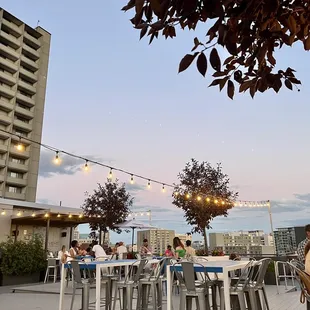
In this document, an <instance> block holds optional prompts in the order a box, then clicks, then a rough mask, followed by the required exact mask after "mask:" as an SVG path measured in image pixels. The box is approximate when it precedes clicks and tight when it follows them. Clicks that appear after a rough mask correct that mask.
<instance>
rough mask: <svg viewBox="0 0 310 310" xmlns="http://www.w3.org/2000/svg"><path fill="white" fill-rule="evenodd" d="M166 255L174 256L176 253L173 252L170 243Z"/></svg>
mask: <svg viewBox="0 0 310 310" xmlns="http://www.w3.org/2000/svg"><path fill="white" fill-rule="evenodd" d="M165 256H166V257H173V256H174V254H173V252H172V247H171V245H168V246H167V250H166V251H165Z"/></svg>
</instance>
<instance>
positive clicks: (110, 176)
mask: <svg viewBox="0 0 310 310" xmlns="http://www.w3.org/2000/svg"><path fill="white" fill-rule="evenodd" d="M112 170H113V169H112V168H110V173H109V179H110V180H111V179H112V178H113V171H112Z"/></svg>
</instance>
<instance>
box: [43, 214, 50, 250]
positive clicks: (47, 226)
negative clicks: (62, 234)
mask: <svg viewBox="0 0 310 310" xmlns="http://www.w3.org/2000/svg"><path fill="white" fill-rule="evenodd" d="M49 230H50V219H47V220H46V230H45V248H44V250H45V252H47V250H48V233H49Z"/></svg>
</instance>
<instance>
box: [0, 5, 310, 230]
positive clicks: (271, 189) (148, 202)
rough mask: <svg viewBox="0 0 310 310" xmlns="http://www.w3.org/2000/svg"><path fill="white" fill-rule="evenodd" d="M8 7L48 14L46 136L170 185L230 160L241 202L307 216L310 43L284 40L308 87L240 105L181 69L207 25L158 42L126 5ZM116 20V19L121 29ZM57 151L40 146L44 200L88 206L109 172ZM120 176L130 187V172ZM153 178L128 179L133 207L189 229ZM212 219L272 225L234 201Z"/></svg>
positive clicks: (25, 16) (228, 224)
mask: <svg viewBox="0 0 310 310" xmlns="http://www.w3.org/2000/svg"><path fill="white" fill-rule="evenodd" d="M80 4H81V5H80ZM2 6H3V8H4V9H6V10H8V11H9V12H10V13H12V14H13V15H15V16H17V17H18V18H20V19H21V20H23V21H25V22H27V23H28V24H29V25H31V26H35V25H36V24H37V21H38V20H40V22H39V24H40V26H42V27H43V28H45V29H46V30H48V31H49V32H51V34H52V43H51V54H50V64H49V75H48V86H47V98H46V109H45V117H44V125H43V142H44V143H47V144H50V145H53V146H55V147H57V148H60V149H65V150H68V151H71V152H74V153H77V154H80V155H84V156H92V157H95V158H97V159H99V160H101V161H103V162H104V163H108V164H110V165H115V166H117V167H120V168H124V169H126V170H130V171H133V172H135V173H139V174H142V175H146V176H149V177H151V178H155V179H159V180H162V181H163V182H166V183H173V182H177V174H178V172H180V171H181V170H182V169H183V167H184V166H185V163H186V162H188V161H189V160H190V159H191V158H192V157H195V158H197V159H198V160H199V161H202V160H206V161H210V162H211V163H212V164H215V163H216V162H222V164H223V171H224V172H225V173H227V174H228V175H229V177H230V179H231V185H232V187H233V188H234V189H235V190H236V191H239V194H240V195H239V197H240V199H241V200H254V201H255V200H267V199H270V200H271V201H272V212H273V219H274V228H277V227H281V226H282V227H283V226H294V225H304V224H307V220H306V219H305V218H306V217H307V215H308V214H309V211H308V207H309V204H310V194H309V193H310V190H309V187H308V185H307V180H308V175H309V173H310V167H309V165H308V164H307V163H308V155H309V153H310V146H309V145H307V143H306V142H305V141H306V139H305V137H306V136H307V135H309V134H310V125H309V124H308V119H307V115H309V112H310V106H309V105H308V104H307V102H306V99H307V96H308V95H309V89H310V88H309V87H307V83H309V82H308V81H307V72H308V70H309V66H310V64H308V63H307V62H306V57H307V56H306V53H305V52H304V51H303V50H302V47H294V49H289V48H286V49H284V50H283V51H281V52H279V58H278V61H279V63H280V65H281V66H290V67H293V68H294V69H296V70H297V75H296V76H297V78H300V79H301V80H302V82H303V86H302V89H301V91H300V92H297V91H294V92H290V91H288V90H284V89H283V90H281V91H280V93H279V94H277V95H276V94H275V93H274V92H272V91H268V92H267V93H264V94H257V98H256V99H255V100H252V99H250V96H249V95H238V96H236V97H235V100H234V101H231V100H230V99H228V98H227V97H226V94H224V93H219V92H218V90H217V89H212V88H208V87H207V86H208V83H207V82H208V81H205V80H204V79H202V78H201V77H200V76H199V75H198V74H196V72H194V70H195V69H193V70H189V71H188V72H186V73H183V74H179V75H177V68H178V63H179V61H180V60H181V58H182V57H183V55H184V54H185V53H187V52H189V51H188V46H189V43H190V40H192V39H193V37H194V36H197V35H202V34H203V33H204V32H203V29H202V28H201V27H200V28H199V29H198V30H197V32H196V33H194V32H191V33H188V32H181V31H179V32H180V35H179V36H178V38H177V39H175V40H167V41H164V40H163V39H161V40H157V41H156V42H154V43H153V44H152V46H148V44H147V42H146V41H145V40H144V41H143V40H142V41H141V42H139V40H138V39H139V38H138V34H137V33H136V31H134V30H133V29H131V25H130V22H129V21H128V15H126V14H124V13H123V12H121V11H120V8H121V7H122V3H121V2H120V3H107V4H103V3H101V2H99V1H95V2H93V3H92V6H91V7H89V10H90V14H88V15H85V14H83V13H84V5H83V3H82V2H81V1H77V2H76V3H75V6H72V5H70V4H69V3H62V2H60V1H55V2H53V3H41V2H38V1H29V2H27V3H23V2H21V1H16V2H15V3H12V2H11V1H8V0H5V1H3V3H2ZM34 8H35V10H34ZM76 16H84V22H83V23H76ZM115 20H117V26H118V27H115V29H113V33H112V32H110V30H109V29H110V25H111V24H114V23H115ZM90 26H91V29H92V31H88V30H89V29H88V28H89V27H90ZM288 59H289V61H288ZM54 155H55V154H53V153H49V152H44V151H43V152H42V153H41V161H40V172H39V174H40V177H39V184H38V195H37V197H38V200H39V201H42V202H48V203H53V204H59V201H62V202H63V205H66V206H72V207H78V206H80V205H81V204H82V203H83V199H84V192H85V191H89V192H91V191H92V190H93V189H94V188H95V187H96V183H97V182H101V183H103V182H104V181H105V179H106V177H107V176H108V173H109V171H108V170H107V169H102V168H99V167H98V168H96V167H91V171H90V173H88V174H85V173H83V171H81V169H80V168H81V166H82V165H83V162H78V161H75V160H72V159H69V158H68V159H66V158H64V160H63V165H62V166H60V167H58V166H57V167H55V166H53V164H52V159H53V157H54ZM117 177H119V178H120V181H122V182H127V183H129V180H128V178H127V177H124V176H122V175H121V174H117ZM68 184H69V185H68ZM145 185H146V184H144V183H143V182H139V183H137V184H135V186H130V184H129V185H128V189H129V190H130V191H131V193H132V194H133V195H135V196H136V197H137V199H136V203H135V205H134V210H137V211H138V210H141V209H144V210H146V209H152V212H153V219H152V222H153V223H154V225H158V226H161V227H163V228H169V227H171V226H173V227H172V228H173V229H175V230H176V231H178V232H180V233H185V232H187V231H188V230H189V228H188V226H185V225H184V219H183V217H182V214H183V213H182V211H180V210H178V209H177V208H175V207H174V206H173V205H172V204H171V192H170V191H168V190H167V191H166V193H164V194H163V193H161V186H160V185H158V186H155V185H154V186H153V187H152V189H151V190H146V188H145ZM51 189H53V190H51ZM212 226H213V228H214V231H225V230H226V231H228V230H229V231H230V230H240V229H241V228H242V229H244V230H248V229H263V230H264V231H266V232H268V231H270V228H269V219H268V212H267V210H264V209H255V210H254V209H252V210H249V209H247V210H244V209H242V210H240V209H233V210H232V211H230V213H229V216H228V217H227V218H218V219H215V220H214V221H213V223H212Z"/></svg>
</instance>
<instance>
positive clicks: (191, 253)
mask: <svg viewBox="0 0 310 310" xmlns="http://www.w3.org/2000/svg"><path fill="white" fill-rule="evenodd" d="M185 244H186V247H185V250H186V256H187V255H188V256H196V251H195V249H194V248H193V247H192V241H190V240H186V243H185Z"/></svg>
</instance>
